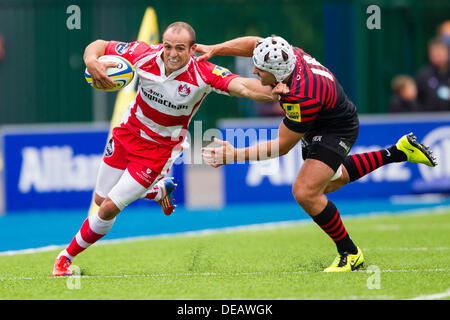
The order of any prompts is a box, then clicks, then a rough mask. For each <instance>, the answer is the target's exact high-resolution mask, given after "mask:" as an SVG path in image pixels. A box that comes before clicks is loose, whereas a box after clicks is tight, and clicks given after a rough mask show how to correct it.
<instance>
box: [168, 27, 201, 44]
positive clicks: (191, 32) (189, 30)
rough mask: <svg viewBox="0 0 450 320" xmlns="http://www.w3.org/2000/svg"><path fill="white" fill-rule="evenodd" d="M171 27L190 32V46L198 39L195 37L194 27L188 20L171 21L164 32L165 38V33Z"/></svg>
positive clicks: (175, 29)
mask: <svg viewBox="0 0 450 320" xmlns="http://www.w3.org/2000/svg"><path fill="white" fill-rule="evenodd" d="M169 29H174V31H180V30H186V31H187V32H188V33H189V36H190V37H191V42H190V43H189V46H192V45H193V44H195V42H196V41H197V40H196V37H195V31H194V28H192V27H191V25H190V24H188V23H186V22H183V21H177V22H174V23H171V24H170V25H169V26H168V27H167V28H166V29H165V30H164V32H163V33H162V36H163V38H164V34H165V33H166V32H167V30H169Z"/></svg>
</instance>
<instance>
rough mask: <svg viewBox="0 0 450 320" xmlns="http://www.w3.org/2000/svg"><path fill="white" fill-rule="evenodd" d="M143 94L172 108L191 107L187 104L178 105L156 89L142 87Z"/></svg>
mask: <svg viewBox="0 0 450 320" xmlns="http://www.w3.org/2000/svg"><path fill="white" fill-rule="evenodd" d="M141 91H142V94H143V95H144V96H145V97H146V98H147V99H149V100H151V101H154V102H157V103H159V104H161V105H163V106H166V107H168V108H171V109H175V110H182V109H189V106H187V105H176V104H173V103H172V102H170V101H169V100H166V99H164V96H163V95H162V94H160V93H158V92H155V91H154V90H151V89H150V90H145V89H144V88H141Z"/></svg>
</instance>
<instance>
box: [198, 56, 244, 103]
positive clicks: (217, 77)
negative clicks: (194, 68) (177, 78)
mask: <svg viewBox="0 0 450 320" xmlns="http://www.w3.org/2000/svg"><path fill="white" fill-rule="evenodd" d="M197 65H198V69H199V71H200V75H201V77H202V79H203V81H204V82H205V83H206V84H207V85H208V86H210V87H211V89H212V90H213V91H215V92H217V93H221V94H226V95H229V91H228V85H229V84H230V81H231V80H233V79H234V78H237V77H240V76H239V75H237V74H234V73H231V71H230V70H228V69H227V68H224V67H220V66H218V65H215V64H213V63H210V62H208V61H205V60H203V61H200V62H199V63H198V64H197Z"/></svg>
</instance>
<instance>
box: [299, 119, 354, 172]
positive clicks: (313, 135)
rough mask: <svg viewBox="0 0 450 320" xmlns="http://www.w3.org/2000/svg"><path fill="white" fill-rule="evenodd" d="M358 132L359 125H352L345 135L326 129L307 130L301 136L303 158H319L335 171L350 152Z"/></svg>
mask: <svg viewBox="0 0 450 320" xmlns="http://www.w3.org/2000/svg"><path fill="white" fill-rule="evenodd" d="M358 133H359V126H357V127H356V128H355V127H353V128H352V129H351V130H349V131H348V132H346V133H345V135H343V134H337V133H332V132H327V131H311V132H307V133H306V134H305V135H304V136H303V138H302V157H303V160H306V159H316V160H319V161H321V162H323V163H325V164H326V165H327V166H329V167H330V168H331V169H333V171H335V172H336V170H337V169H338V168H339V166H340V165H341V164H342V163H343V162H344V160H345V157H346V156H347V155H348V153H349V152H350V149H351V148H352V146H353V144H354V143H355V141H356V138H357V137H358Z"/></svg>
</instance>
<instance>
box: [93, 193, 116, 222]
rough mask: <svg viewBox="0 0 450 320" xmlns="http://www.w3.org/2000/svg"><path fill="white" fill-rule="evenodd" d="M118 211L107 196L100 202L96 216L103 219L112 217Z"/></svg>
mask: <svg viewBox="0 0 450 320" xmlns="http://www.w3.org/2000/svg"><path fill="white" fill-rule="evenodd" d="M119 213H120V209H119V208H118V207H117V206H116V204H115V203H114V201H112V200H111V199H110V198H108V197H107V198H106V199H105V200H104V201H103V202H102V203H101V206H100V209H99V210H98V216H99V218H101V219H103V220H111V219H114V218H115V217H116V216H117V215H118V214H119Z"/></svg>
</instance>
